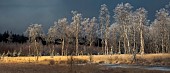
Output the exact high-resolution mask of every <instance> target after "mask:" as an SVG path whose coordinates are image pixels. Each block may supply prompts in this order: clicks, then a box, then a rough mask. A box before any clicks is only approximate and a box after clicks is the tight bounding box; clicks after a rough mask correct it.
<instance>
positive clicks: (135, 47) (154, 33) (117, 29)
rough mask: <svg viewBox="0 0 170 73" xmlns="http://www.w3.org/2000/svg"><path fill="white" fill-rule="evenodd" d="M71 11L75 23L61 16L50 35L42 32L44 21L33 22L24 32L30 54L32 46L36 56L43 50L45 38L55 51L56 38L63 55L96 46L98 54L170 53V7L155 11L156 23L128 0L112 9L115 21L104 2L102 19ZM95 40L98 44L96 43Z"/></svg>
mask: <svg viewBox="0 0 170 73" xmlns="http://www.w3.org/2000/svg"><path fill="white" fill-rule="evenodd" d="M167 7H168V6H167ZM71 13H72V14H73V17H72V22H68V20H67V18H61V19H59V20H58V21H55V22H54V25H53V26H51V27H50V28H49V29H48V33H47V34H45V33H44V32H43V29H42V25H41V24H32V25H30V26H29V27H28V28H27V30H26V32H25V35H26V36H27V37H28V39H29V40H28V43H29V54H31V52H32V51H31V50H32V49H33V52H34V53H35V54H36V55H39V54H40V53H42V51H41V48H43V47H42V46H41V45H42V41H41V40H44V41H46V46H48V48H49V49H50V52H51V54H54V52H55V50H56V45H55V43H56V39H58V41H59V43H60V47H61V48H60V49H61V52H60V54H61V55H67V54H68V53H70V54H74V55H79V54H80V53H85V52H86V53H89V54H92V51H88V52H87V49H95V50H96V48H98V49H97V50H99V51H97V53H98V54H104V55H108V54H133V53H139V54H144V53H169V52H170V15H169V11H168V8H162V9H160V10H158V11H156V14H155V16H156V18H155V20H154V21H153V22H149V20H148V19H147V14H148V12H147V11H146V10H145V8H138V9H136V10H134V9H133V6H132V5H131V4H129V3H121V4H118V5H117V6H116V7H115V8H114V9H113V13H114V16H113V18H114V20H110V18H111V17H112V16H110V12H109V9H108V8H107V5H106V4H103V5H101V8H100V13H99V18H96V17H93V18H83V17H82V14H81V13H79V12H77V11H72V12H71ZM110 21H114V22H113V23H111V22H110ZM96 42H97V44H98V46H94V45H95V44H96ZM82 43H83V44H82ZM99 44H100V46H99ZM82 46H83V47H82ZM82 48H83V49H82Z"/></svg>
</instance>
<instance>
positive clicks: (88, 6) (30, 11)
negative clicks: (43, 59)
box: [0, 0, 169, 33]
mask: <svg viewBox="0 0 170 73" xmlns="http://www.w3.org/2000/svg"><path fill="white" fill-rule="evenodd" d="M168 1H169V0H0V32H1V33H2V32H4V31H6V30H11V31H13V32H15V33H23V32H24V31H25V30H26V28H27V27H28V26H29V25H30V24H32V23H38V24H42V25H43V26H44V30H45V31H47V29H48V28H49V27H50V26H51V25H53V22H54V21H56V20H57V19H59V18H62V17H67V18H69V20H71V16H72V15H71V13H70V12H71V10H77V11H78V12H81V13H82V14H83V17H93V16H95V17H96V18H98V15H99V9H100V5H101V4H107V5H108V7H109V10H110V13H111V16H112V15H113V12H112V10H113V9H114V7H115V6H116V5H117V4H118V3H121V2H124V3H126V2H129V3H130V4H132V5H133V6H134V9H136V8H139V7H145V8H146V10H148V11H149V16H148V17H149V19H151V20H153V19H154V15H155V11H156V10H158V9H160V8H162V7H164V6H165V5H166V4H168ZM112 20H113V19H112Z"/></svg>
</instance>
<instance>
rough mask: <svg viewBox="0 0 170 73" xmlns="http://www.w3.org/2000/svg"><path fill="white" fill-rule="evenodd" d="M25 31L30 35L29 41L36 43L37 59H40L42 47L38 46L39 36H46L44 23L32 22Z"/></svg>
mask: <svg viewBox="0 0 170 73" xmlns="http://www.w3.org/2000/svg"><path fill="white" fill-rule="evenodd" d="M25 33H26V35H27V36H28V37H29V41H30V42H31V43H34V47H35V51H36V56H37V61H38V57H39V55H40V51H39V49H40V48H38V41H37V37H43V36H44V33H43V30H42V25H41V24H32V25H30V26H29V27H28V28H27V30H26V32H25Z"/></svg>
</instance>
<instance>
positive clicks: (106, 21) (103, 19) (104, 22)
mask: <svg viewBox="0 0 170 73" xmlns="http://www.w3.org/2000/svg"><path fill="white" fill-rule="evenodd" d="M99 21H100V38H101V39H102V50H103V45H104V54H108V52H109V49H108V34H109V33H108V32H109V25H110V13H109V10H108V8H107V5H106V4H103V5H101V8H100V15H99Z"/></svg>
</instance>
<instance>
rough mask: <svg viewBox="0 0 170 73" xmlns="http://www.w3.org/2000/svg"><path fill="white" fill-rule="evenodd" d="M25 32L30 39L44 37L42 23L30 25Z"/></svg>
mask: <svg viewBox="0 0 170 73" xmlns="http://www.w3.org/2000/svg"><path fill="white" fill-rule="evenodd" d="M25 34H26V35H27V36H28V37H29V40H30V41H31V42H33V41H34V40H36V37H43V36H44V33H43V30H42V25H41V24H32V25H30V26H29V27H28V28H27V30H26V32H25Z"/></svg>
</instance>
